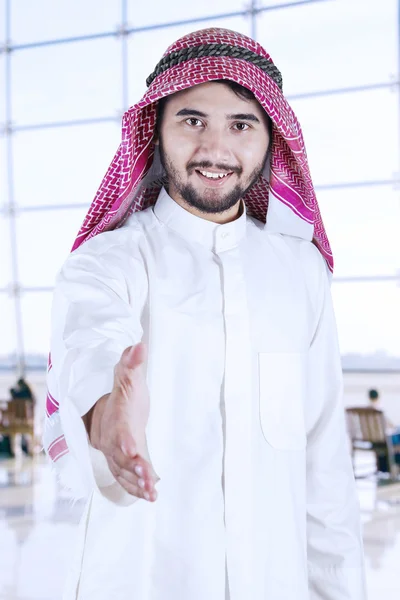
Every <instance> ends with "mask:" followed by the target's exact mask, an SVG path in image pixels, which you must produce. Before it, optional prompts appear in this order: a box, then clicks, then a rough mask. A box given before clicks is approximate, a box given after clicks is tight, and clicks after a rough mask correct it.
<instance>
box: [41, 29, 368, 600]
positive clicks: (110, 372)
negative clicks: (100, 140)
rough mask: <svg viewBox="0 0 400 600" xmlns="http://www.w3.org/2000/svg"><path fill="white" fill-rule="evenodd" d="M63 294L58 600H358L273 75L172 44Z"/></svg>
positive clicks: (312, 232) (337, 384) (319, 277)
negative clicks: (63, 573) (62, 548)
mask: <svg viewBox="0 0 400 600" xmlns="http://www.w3.org/2000/svg"><path fill="white" fill-rule="evenodd" d="M147 83H148V85H149V89H148V92H147V93H146V94H145V96H144V97H143V98H142V100H141V101H140V102H139V103H138V104H137V105H136V106H134V107H133V108H132V109H130V110H129V111H128V112H127V113H126V114H125V115H124V120H123V136H122V143H121V146H120V148H119V150H118V153H117V155H116V157H115V159H114V161H113V163H112V164H111V166H110V169H109V171H108V173H107V175H106V177H105V179H104V180H103V183H102V185H101V187H100V189H99V192H98V194H97V196H96V198H95V201H94V203H93V205H92V207H91V209H90V211H89V213H88V216H87V218H86V220H85V222H84V224H83V227H82V229H81V231H80V233H79V235H78V238H77V241H76V243H75V245H74V251H73V252H72V254H71V255H70V257H69V258H68V260H67V261H66V263H65V264H64V266H63V268H62V270H61V273H60V275H59V277H58V281H57V286H56V291H55V296H54V306H53V330H52V344H51V345H52V349H51V359H50V362H49V379H48V381H49V398H48V415H49V426H48V428H47V433H46V440H45V445H46V447H47V452H48V454H49V456H50V457H51V458H52V460H53V461H54V463H55V465H56V467H57V468H59V470H60V474H61V477H62V480H63V481H64V483H65V485H68V486H69V487H71V489H72V491H73V493H74V495H75V496H76V497H79V496H89V500H88V503H87V505H86V511H85V514H84V516H83V519H82V522H81V527H80V538H79V543H78V551H77V554H76V562H75V565H74V568H73V569H72V572H71V575H70V577H69V580H68V585H67V589H66V592H65V596H64V598H65V599H66V600H72V599H73V598H80V599H82V600H91V599H93V600H94V599H96V600H105V599H107V600H108V599H109V598H118V599H121V600H130V599H132V600H166V599H174V600H206V599H207V600H224V599H225V598H229V599H230V600H248V599H250V598H251V599H252V600H267V599H268V600H288V599H289V598H296V600H306V599H307V600H308V599H312V600H316V599H319V600H322V599H324V600H345V599H346V600H347V599H350V598H351V600H364V599H365V597H366V596H365V583H364V570H363V551H362V539H361V531H360V521H359V509H358V501H357V495H356V490H355V485H354V477H353V473H352V466H351V460H350V455H349V452H348V444H347V441H346V433H345V425H344V411H343V406H342V400H341V389H342V383H341V367H340V356H339V350H338V346H337V339H336V331H335V323H334V315H333V310H332V304H331V297H330V291H329V273H330V271H331V270H332V268H333V263H332V256H331V253H330V248H329V243H328V241H327V239H326V235H325V232H324V228H323V225H322V221H321V218H320V215H319V210H318V205H317V202H316V198H315V193H314V190H313V186H312V182H311V178H310V174H309V170H308V165H307V160H306V155H305V150H304V143H303V138H302V135H301V130H300V127H299V125H298V122H297V119H296V117H295V115H294V114H293V112H292V110H291V109H290V107H289V105H288V104H287V102H286V100H285V98H284V96H283V94H282V91H281V87H282V81H281V76H280V73H279V71H278V70H277V68H276V67H275V66H274V64H273V63H272V60H271V58H270V57H269V55H268V54H267V53H266V52H265V50H264V49H263V48H261V46H259V44H257V43H256V42H254V41H253V40H251V39H249V38H247V37H245V36H242V35H240V34H237V33H235V32H231V31H228V30H222V29H207V30H203V31H199V32H196V33H193V34H190V35H188V36H185V37H184V38H182V39H180V40H178V41H177V42H176V43H175V44H173V45H172V46H171V47H170V48H169V49H168V50H167V52H166V53H165V55H164V57H163V59H162V60H161V61H160V63H159V64H158V65H157V67H156V68H155V70H154V72H153V73H152V75H151V76H150V77H149V78H148V81H147Z"/></svg>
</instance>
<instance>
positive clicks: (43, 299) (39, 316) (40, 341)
mask: <svg viewBox="0 0 400 600" xmlns="http://www.w3.org/2000/svg"><path fill="white" fill-rule="evenodd" d="M52 297H53V296H52V294H51V293H50V292H31V293H25V294H23V296H22V298H21V310H22V327H23V332H24V351H25V360H26V363H27V364H30V363H32V362H37V361H38V355H39V356H40V357H43V358H44V357H47V355H48V353H49V349H50V321H51V303H52ZM33 315H34V318H33Z"/></svg>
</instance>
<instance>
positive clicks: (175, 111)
mask: <svg viewBox="0 0 400 600" xmlns="http://www.w3.org/2000/svg"><path fill="white" fill-rule="evenodd" d="M159 144H160V156H161V161H162V163H163V166H164V168H165V170H166V173H167V175H168V180H169V194H170V196H171V197H172V198H173V199H174V200H176V201H177V202H179V203H183V204H185V203H186V204H187V205H189V206H191V207H193V208H194V209H196V212H197V211H199V212H200V213H211V214H215V213H220V212H224V211H227V210H229V209H231V208H232V207H234V206H235V205H236V204H237V203H238V202H239V200H240V199H241V198H242V197H243V196H244V194H245V193H246V192H247V191H248V190H249V189H250V187H251V186H252V185H253V184H254V183H255V182H256V181H257V180H258V178H259V176H260V174H261V173H262V170H263V168H264V165H265V161H266V155H267V150H268V145H269V133H268V124H267V116H266V114H265V112H264V110H263V109H262V107H261V106H260V105H259V104H258V102H257V101H256V100H246V99H242V98H240V97H239V96H237V95H236V94H235V93H234V92H233V91H232V90H231V89H230V88H229V87H228V86H227V85H225V84H221V83H215V82H210V83H204V84H201V85H197V86H194V87H192V88H190V89H188V90H184V91H183V92H179V93H177V94H174V95H173V96H171V98H169V99H168V101H167V103H166V106H165V110H164V114H163V118H162V123H161V128H160V140H159ZM217 175H218V177H217Z"/></svg>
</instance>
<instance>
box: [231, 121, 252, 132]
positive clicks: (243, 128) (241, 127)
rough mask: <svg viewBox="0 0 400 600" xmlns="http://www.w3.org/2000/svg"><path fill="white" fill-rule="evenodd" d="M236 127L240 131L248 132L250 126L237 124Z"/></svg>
mask: <svg viewBox="0 0 400 600" xmlns="http://www.w3.org/2000/svg"><path fill="white" fill-rule="evenodd" d="M234 127H236V128H237V129H238V130H239V131H247V129H248V128H249V127H250V125H248V124H247V123H235V125H234Z"/></svg>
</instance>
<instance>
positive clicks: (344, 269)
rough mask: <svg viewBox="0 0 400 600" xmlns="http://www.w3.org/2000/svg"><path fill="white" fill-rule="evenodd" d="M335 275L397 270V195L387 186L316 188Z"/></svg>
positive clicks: (399, 252)
mask: <svg viewBox="0 0 400 600" xmlns="http://www.w3.org/2000/svg"><path fill="white" fill-rule="evenodd" d="M317 196H318V201H319V205H320V208H321V213H322V217H323V221H324V224H325V227H326V230H327V233H328V237H329V241H330V243H331V247H332V251H333V256H334V259H335V274H334V275H335V276H336V277H351V276H352V277H355V276H361V275H370V276H371V275H395V274H396V273H397V272H400V236H399V234H398V231H399V223H400V201H399V200H400V197H399V192H396V191H395V190H393V189H392V188H391V187H389V186H385V187H379V186H377V187H369V188H368V187H359V188H350V189H345V190H329V191H320V192H319V193H318V194H317Z"/></svg>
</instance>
